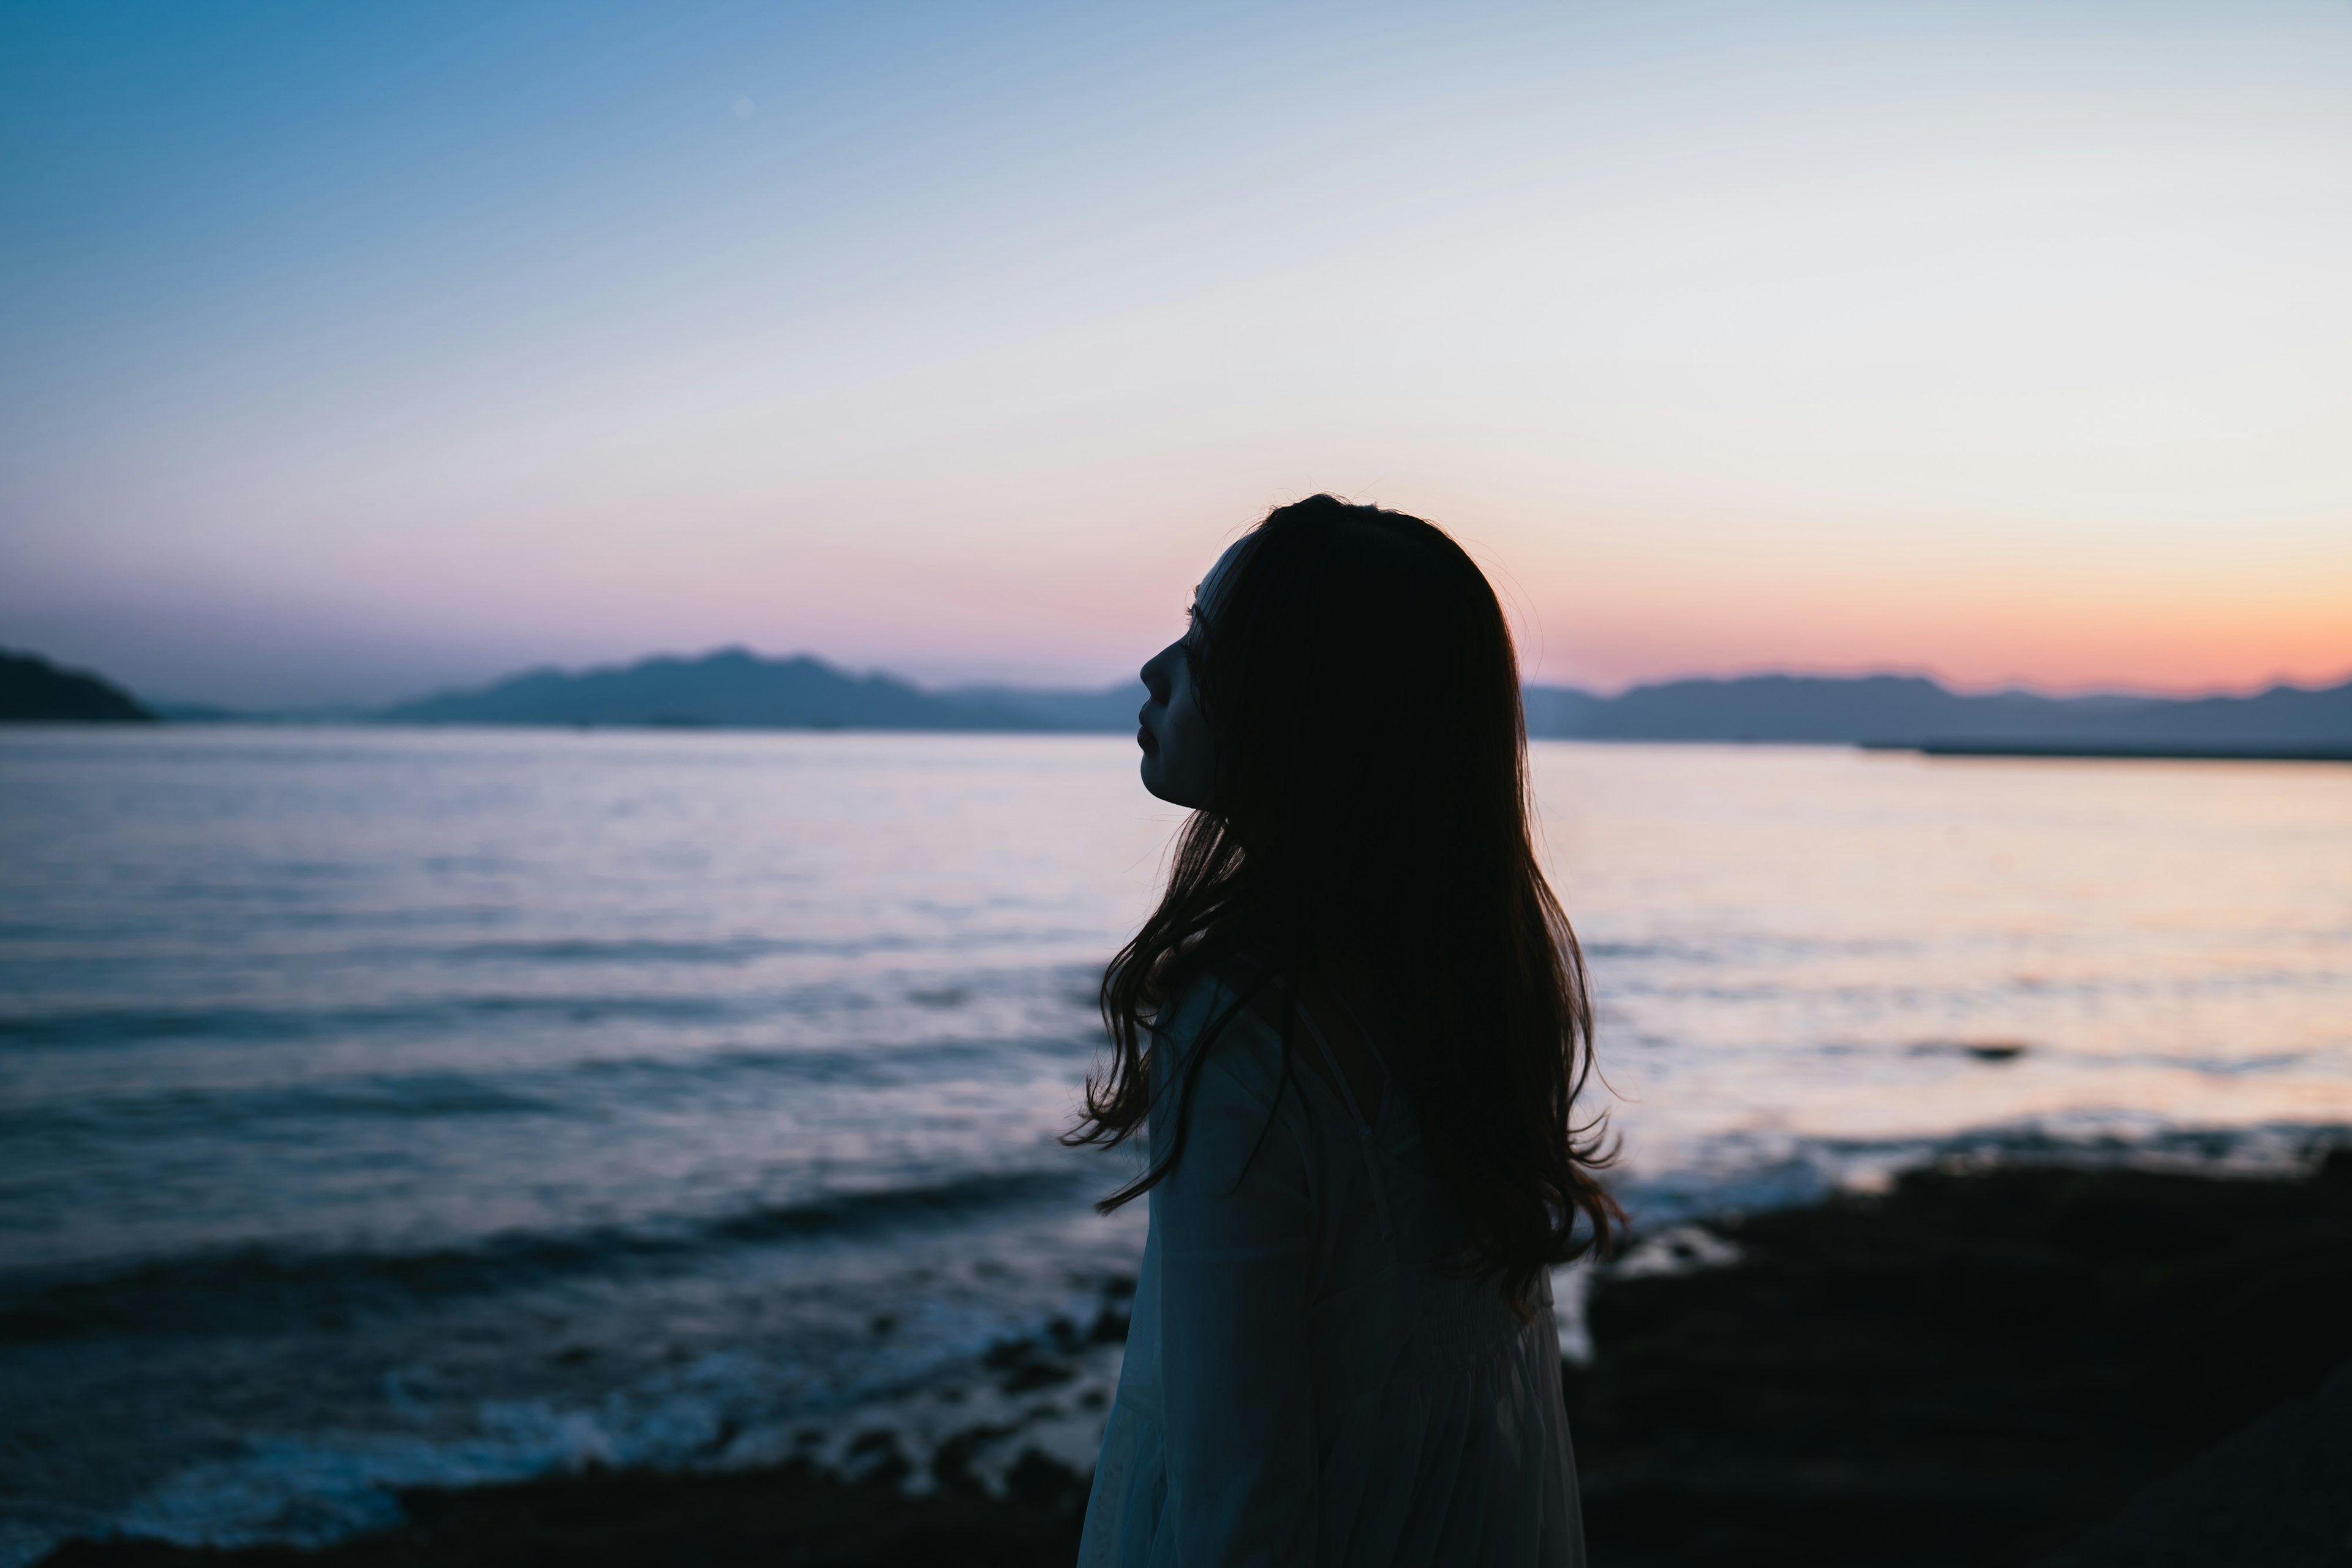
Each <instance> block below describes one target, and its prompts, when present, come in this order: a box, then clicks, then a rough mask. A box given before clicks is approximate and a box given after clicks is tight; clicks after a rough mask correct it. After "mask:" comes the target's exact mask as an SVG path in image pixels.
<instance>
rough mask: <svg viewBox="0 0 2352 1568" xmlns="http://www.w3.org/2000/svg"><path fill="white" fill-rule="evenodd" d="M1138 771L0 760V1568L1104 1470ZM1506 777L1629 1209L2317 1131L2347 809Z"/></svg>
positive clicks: (2346, 990)
mask: <svg viewBox="0 0 2352 1568" xmlns="http://www.w3.org/2000/svg"><path fill="white" fill-rule="evenodd" d="M1132 759H1133V750H1132V747H1131V746H1130V745H1129V743H1128V742H1125V741H1124V740H1118V739H1108V738H1094V737H1083V738H1045V737H969V736H922V737H917V736H854V735H739V734H675V733H629V734H620V733H615V734H593V733H592V734H575V733H550V732H521V731H496V732H429V731H306V730H254V729H185V730H165V731H147V732H133V733H89V732H81V733H76V732H68V731H16V732H13V733H10V734H7V735H5V737H0V874H4V875H5V906H0V1563H5V1562H9V1561H23V1560H25V1559H26V1558H27V1557H29V1556H30V1555H31V1554H33V1553H35V1552H37V1551H39V1550H40V1549H42V1547H43V1546H44V1545H45V1544H46V1543H47V1542H49V1541H52V1540H54V1539H55V1538H56V1537H57V1535H58V1533H59V1532H61V1531H65V1530H68V1529H71V1528H81V1529H89V1528H95V1527H105V1526H110V1525H122V1526H127V1527H130V1528H134V1529H139V1530H143V1531H153V1532H158V1533H163V1534H168V1535H173V1536H176V1537H178V1538H181V1539H185V1540H205V1539H209V1540H216V1541H225V1542H226V1541H236V1540H246V1539H253V1538H260V1537H282V1538H289V1539H296V1540H316V1539H322V1538H325V1537H328V1536H331V1535H332V1534H334V1533H337V1532H339V1531H346V1530H349V1529H351V1528H353V1527H355V1526H359V1525H363V1524H366V1523H370V1522H373V1521H381V1520H383V1519H384V1518H386V1517H387V1510H388V1509H389V1507H390V1504H389V1503H388V1502H387V1501H386V1500H385V1496H386V1494H385V1492H384V1490H383V1489H384V1488H385V1487H388V1486H397V1485H407V1484H414V1483H416V1482H421V1481H433V1480H443V1481H462V1480H476V1479H493V1478H499V1477H505V1476H514V1475H521V1474H528V1473H531V1472H533V1471H536V1470H540V1469H543V1468H548V1467H550V1466H553V1465H562V1464H569V1463H578V1462H582V1461H583V1460H587V1459H591V1458H600V1459H604V1460H608V1461H615V1462H650V1463H660V1464H675V1465H702V1464H734V1463H749V1462H758V1461H761V1460H764V1459H772V1458H779V1457H782V1456H783V1455H787V1454H791V1453H794V1452H800V1453H806V1454H810V1455H813V1456H814V1457H816V1458H819V1459H820V1460H822V1461H824V1462H829V1463H835V1464H839V1465H842V1466H844V1467H845V1468H850V1469H853V1470H854V1469H856V1468H858V1467H859V1466H860V1465H862V1464H865V1463H868V1462H871V1461H872V1459H873V1458H874V1457H875V1455H876V1453H877V1447H876V1440H875V1439H872V1438H870V1437H866V1440H865V1441H864V1442H863V1443H861V1441H860V1439H861V1437H865V1436H866V1434H869V1433H873V1432H877V1431H883V1432H888V1433H891V1434H893V1440H894V1441H896V1442H898V1444H899V1446H900V1447H902V1448H903V1449H905V1450H906V1451H908V1452H909V1453H911V1454H913V1455H914V1456H915V1457H916V1458H917V1459H918V1460H920V1459H921V1458H922V1456H923V1454H924V1452H925V1449H926V1445H928V1444H929V1443H931V1442H933V1441H935V1440H936V1439H937V1438H938V1437H939V1436H941V1435H942V1434H946V1433H950V1432H953V1431H958V1430H963V1429H967V1428H969V1427H971V1426H975V1425H979V1424H982V1423H988V1424H992V1425H997V1426H1009V1427H1012V1428H1014V1432H1013V1436H1010V1437H1008V1438H1007V1439H1004V1440H1002V1441H1000V1442H998V1443H996V1444H995V1445H993V1446H992V1447H985V1448H984V1449H983V1451H982V1454H981V1457H980V1460H979V1462H978V1464H977V1466H976V1468H978V1469H979V1470H980V1471H981V1472H982V1474H983V1475H986V1474H988V1473H989V1472H990V1468H991V1467H992V1466H995V1467H999V1468H1001V1467H1002V1466H1003V1464H1005V1463H1009V1462H1010V1460H1011V1459H1012V1458H1013V1454H1014V1453H1015V1452H1016V1451H1017V1449H1018V1447H1024V1446H1034V1447H1040V1448H1042V1449H1044V1450H1045V1451H1046V1452H1049V1453H1058V1454H1062V1455H1064V1456H1066V1457H1068V1458H1072V1459H1075V1460H1077V1461H1079V1462H1081V1463H1083V1462H1084V1460H1085V1458H1087V1455H1088V1453H1089V1452H1090V1447H1091V1444H1092V1441H1093V1439H1094V1436H1095V1435H1096V1433H1097V1431H1098V1429H1099V1420H1100V1404H1101V1400H1102V1398H1103V1396H1104V1394H1105V1391H1106V1390H1107V1388H1108V1384H1109V1382H1110V1380H1111V1379H1113V1378H1114V1377H1115V1375H1116V1371H1117V1355H1118V1350H1117V1346H1116V1344H1115V1343H1100V1344H1097V1343H1093V1342H1090V1341H1089V1336H1088V1330H1089V1327H1090V1325H1092V1324H1094V1323H1095V1322H1096V1321H1097V1320H1098V1319H1102V1318H1104V1316H1105V1314H1106V1312H1107V1311H1108V1312H1109V1313H1113V1314H1115V1313H1116V1311H1117V1310H1118V1307H1119V1304H1120V1298H1119V1295H1118V1292H1119V1290H1120V1289H1121V1282H1122V1280H1123V1279H1124V1277H1125V1276H1127V1275H1128V1274H1129V1273H1130V1272H1131V1270H1132V1268H1133V1266H1134V1260H1135V1258H1136V1254H1137V1252H1138V1249H1139V1245H1140V1239H1141V1236H1140V1225H1141V1218H1142V1216H1141V1215H1140V1213H1139V1212H1130V1213H1127V1214H1122V1215H1118V1216H1114V1217H1112V1218H1109V1219H1103V1218H1098V1217H1097V1216H1095V1215H1092V1214H1091V1212H1090V1211H1089V1210H1088V1209H1087V1198H1088V1196H1089V1195H1091V1194H1097V1193H1099V1192H1101V1191H1103V1190H1106V1189H1107V1188H1108V1186H1109V1185H1111V1184H1114V1183H1115V1182H1116V1181H1117V1180H1118V1177H1119V1175H1120V1173H1121V1168H1120V1167H1119V1166H1118V1157H1116V1156H1114V1157H1111V1158H1108V1159H1106V1158H1105V1157H1103V1156H1100V1155H1091V1154H1079V1153H1072V1152H1067V1151H1065V1150H1062V1149H1060V1148H1059V1147H1058V1146H1057V1145H1056V1144H1055V1142H1054V1134H1055V1132H1056V1131H1059V1130H1060V1129H1061V1128H1062V1127H1064V1126H1065V1125H1066V1123H1067V1120H1068V1118H1069V1114H1070V1110H1071V1107H1072V1105H1073V1103H1074V1096H1075V1091H1076V1085H1077V1083H1078V1081H1079V1079H1080V1078H1081V1077H1082V1075H1083V1074H1084V1072H1085V1071H1086V1069H1087V1064H1088V1063H1089V1061H1090V1060H1091V1059H1092V1058H1093V1055H1094V1052H1095V1050H1096V1047H1097V1025H1096V1024H1095V1022H1094V1018H1093V1013H1092V987H1093V984H1094V980H1095V977H1096V973H1097V967H1098V965H1099V964H1100V963H1101V961H1102V959H1103V957H1104V956H1105V955H1106V954H1107V953H1108V952H1109V950H1110V949H1111V948H1112V947H1113V946H1115V945H1116V944H1117V942H1118V941H1119V940H1120V938H1121V937H1122V936H1123V935H1124V934H1125V933H1126V931H1128V930H1129V928H1130V927H1131V926H1132V924H1133V923H1134V922H1135V921H1136V920H1137V919H1138V918H1139V916H1140V914H1141V913H1142V911H1143V910H1144V909H1145V908H1146V906H1147V904H1148V902H1149V900H1150V894H1151V889H1152V883H1153V879H1154V876H1155V874H1156V872H1157V870H1158V868H1159V860H1160V852H1161V850H1162V847H1164V845H1165V843H1166V841H1167V838H1168V836H1169V834H1170V832H1171V828H1172V827H1173V826H1174V824H1175V816H1174V815H1173V814H1172V813H1171V812H1170V811H1168V810H1167V809H1166V808H1163V807H1160V806H1159V805H1156V804H1155V803H1153V802H1152V801H1150V799H1149V798H1148V797H1146V796H1144V795H1142V793H1141V791H1140V790H1139V788H1138V787H1137V785H1136V784H1135V783H1134V773H1133V765H1132ZM1536 773H1537V785H1538V795H1539V798H1540V801H1541V804H1542V806H1543V810H1544V814H1545V819H1544V826H1545V833H1546V839H1547V844H1548V850H1549V855H1550V857H1551V860H1552V865H1553V868H1554V875H1555V880H1556V883H1557V885H1558V886H1559V889H1560V891H1561V893H1562V896H1563V898H1564V899H1565V900H1566V901H1567V903H1568V905H1569V908H1570V912H1571V914H1572V915H1573V916H1574V917H1575V919H1576V921H1577V923H1578V927H1579V930H1580V932H1581V933H1582V935H1583V937H1584V940H1585V944H1586V948H1587V952H1588V954H1589V956H1590V958H1591V968H1592V974H1593V980H1594V984H1595V989H1596V991H1597V994H1598V996H1599V999H1600V1003H1601V1017H1602V1026H1601V1046H1602V1053H1603V1064H1604V1069H1605V1071H1606V1073H1607V1076H1608V1079H1609V1083H1610V1086H1611V1088H1612V1089H1613V1091H1614V1094H1615V1097H1616V1098H1615V1100H1614V1102H1613V1103H1614V1110H1613V1115H1614V1118H1615V1122H1616V1125H1617V1126H1618V1128H1619V1129H1620V1131H1622V1135H1623V1138H1624V1142H1625V1149H1626V1163H1625V1167H1624V1171H1623V1176H1622V1186H1623V1188H1624V1190H1625V1192H1626V1193H1627V1194H1628V1195H1629V1196H1630V1197H1631V1199H1632V1200H1633V1205H1634V1206H1635V1208H1636V1211H1637V1213H1638V1214H1640V1215H1643V1216H1645V1217H1646V1218H1648V1219H1650V1220H1651V1221H1653V1222H1655V1221H1659V1220H1663V1219H1666V1218H1670V1217H1674V1216H1676V1215H1682V1214H1685V1213H1691V1212H1704V1211H1705V1210H1706V1209H1708V1208H1710V1207H1715V1206H1719V1205H1727V1204H1748V1203H1759V1202H1774V1201H1787V1200H1790V1199H1796V1198H1801V1197H1804V1196H1807V1195H1810V1194H1814V1193H1817V1192H1819V1191H1821V1190H1822V1189H1823V1187H1824V1186H1825V1185H1827V1184H1833V1183H1840V1182H1844V1183H1857V1184H1867V1183H1869V1182H1872V1181H1874V1180H1878V1179H1883V1176H1884V1174H1885V1172H1886V1171H1887V1170H1889V1169H1891V1168H1894V1167H1895V1166H1898V1165H1900V1164H1902V1163H1909V1162H1915V1161H1918V1160H1922V1159H1930V1158H1935V1157H1937V1156H1939V1155H1940V1156H1948V1155H1953V1154H1956V1153H1977V1154H1982V1155H1987V1156H1999V1155H2002V1154H2013V1153H2016V1152H2035V1151H2042V1150H2050V1149H2059V1150H2063V1151H2065V1152H2069V1153H2070V1154H2074V1155H2076V1156H2084V1155H2095V1154H2099V1153H2101V1152H2104V1153H2105V1154H2107V1155H2110V1156H2113V1155H2117V1154H2121V1155H2125V1156H2127V1157H2134V1158H2156V1159H2171V1160H2190V1161H2198V1162H2202V1163H2220V1164H2223V1165H2231V1164H2236V1165H2244V1166H2265V1165H2277V1164H2282V1163H2293V1162H2294V1161H2296V1160H2298V1159H2302V1158H2306V1157H2308V1155H2309V1152H2310V1151H2311V1150H2312V1149H2314V1148H2315V1147H2317V1146H2319V1145H2320V1144H2321V1143H2323V1142H2326V1141H2327V1140H2328V1139H2330V1138H2333V1137H2336V1136H2338V1135H2339V1133H2338V1131H2334V1130H2338V1129H2341V1128H2342V1127H2343V1126H2345V1125H2346V1124H2347V1123H2352V770H2347V769H2341V768H2328V767H2311V766H2294V765H2267V764H2210V763H2050V762H1999V761H1936V762H1929V761H1923V760H1920V759H1916V758H1910V757H1903V756H1871V755H1864V754H1860V753H1855V752H1842V751H1830V750H1805V749H1766V748H1752V749H1750V748H1728V747H1631V746H1627V747H1609V746H1577V745H1566V744H1553V745H1544V746H1539V747H1538V752H1537V762H1536ZM1024 1343H1027V1344H1029V1345H1031V1346H1032V1347H1033V1348H1032V1349H1029V1350H1022V1349H1017V1348H1011V1347H1017V1346H1019V1345H1021V1344H1024ZM1024 1369H1027V1370H1026V1371H1024Z"/></svg>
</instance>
